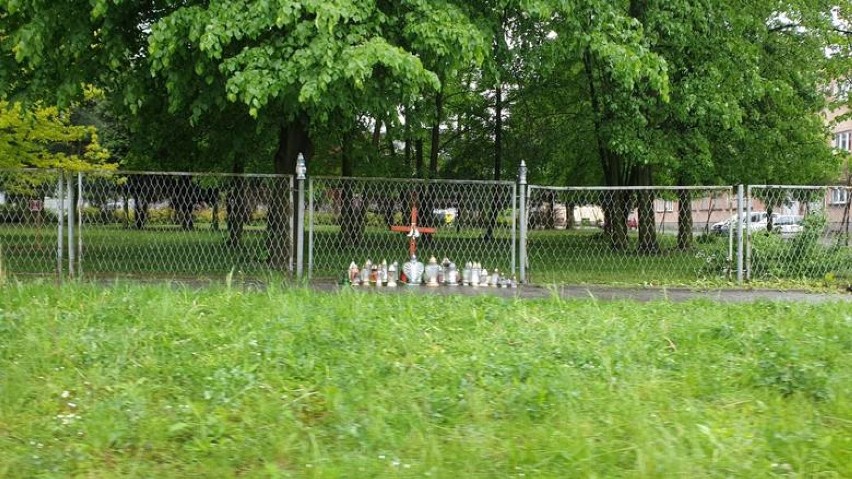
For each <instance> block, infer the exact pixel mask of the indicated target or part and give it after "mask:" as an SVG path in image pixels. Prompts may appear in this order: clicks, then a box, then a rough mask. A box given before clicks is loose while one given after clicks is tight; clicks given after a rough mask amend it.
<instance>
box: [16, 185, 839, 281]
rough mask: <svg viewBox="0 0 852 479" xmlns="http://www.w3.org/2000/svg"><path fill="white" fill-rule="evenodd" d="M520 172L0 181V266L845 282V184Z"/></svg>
mask: <svg viewBox="0 0 852 479" xmlns="http://www.w3.org/2000/svg"><path fill="white" fill-rule="evenodd" d="M523 176H524V175H521V181H519V182H518V183H515V182H488V181H455V180H428V181H427V180H411V179H386V178H332V177H313V178H304V177H300V176H295V177H294V176H283V175H228V174H205V173H159V172H158V173H139V172H86V173H68V172H62V171H51V170H7V171H0V261H2V265H3V270H4V271H6V272H7V273H8V274H12V275H15V276H26V275H38V276H45V275H49V276H55V277H57V278H64V277H83V278H98V277H106V278H110V277H122V276H131V277H152V278H200V277H203V278H223V277H225V276H226V275H229V274H233V275H238V276H240V277H269V276H270V275H273V276H279V277H296V278H298V277H305V278H310V279H314V280H326V281H327V280H340V281H342V280H344V278H345V277H346V275H347V269H348V266H349V265H350V263H353V262H354V263H356V265H358V266H359V267H363V265H364V264H365V263H366V262H367V260H371V262H372V263H373V264H380V263H381V262H386V263H387V264H388V265H391V264H393V263H394V262H396V263H397V264H398V267H399V268H400V269H401V268H402V264H403V263H404V262H405V261H407V260H408V259H409V254H410V251H409V249H410V248H411V247H412V243H413V247H414V248H415V249H416V254H417V256H418V257H419V259H420V260H421V261H423V262H424V263H427V262H428V260H429V259H430V258H431V257H435V258H436V260H437V261H438V262H443V260H444V259H445V258H446V259H447V261H448V262H453V263H455V264H456V266H457V268H458V270H459V271H461V270H462V269H463V268H464V266H465V265H466V264H468V263H471V264H477V263H478V264H480V265H481V267H482V268H483V269H487V270H488V271H489V272H491V273H493V272H494V270H497V271H499V273H500V275H501V276H503V277H505V278H512V277H514V278H516V279H518V280H520V281H523V282H533V283H539V284H541V283H588V282H592V283H610V284H612V283H629V284H637V283H655V284H660V283H662V284H681V283H683V284H688V283H696V282H702V281H749V280H752V281H757V280H770V281H774V280H816V281H821V280H844V281H848V280H852V245H850V233H851V232H850V229H852V228H850V200H852V188H849V187H843V186H820V187H804V186H769V185H754V186H749V187H747V188H743V190H742V193H741V194H740V193H739V191H738V190H735V189H733V188H731V187H727V186H725V187H716V186H708V187H704V186H702V187H633V188H587V187H548V186H538V185H526V184H525V181H524V178H523ZM412 223H415V224H414V228H412ZM412 236H415V238H414V241H412V238H411V237H412Z"/></svg>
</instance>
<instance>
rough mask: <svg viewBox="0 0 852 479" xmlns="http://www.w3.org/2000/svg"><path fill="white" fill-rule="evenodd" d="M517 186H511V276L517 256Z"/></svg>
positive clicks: (515, 268)
mask: <svg viewBox="0 0 852 479" xmlns="http://www.w3.org/2000/svg"><path fill="white" fill-rule="evenodd" d="M517 225H518V185H516V184H512V275H513V276H514V275H515V272H516V271H517V270H518V269H517V261H516V259H515V258H516V255H517V254H518V226H517Z"/></svg>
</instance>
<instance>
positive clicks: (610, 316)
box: [0, 282, 852, 478]
mask: <svg viewBox="0 0 852 479" xmlns="http://www.w3.org/2000/svg"><path fill="white" fill-rule="evenodd" d="M850 452H852V310H850V307H849V304H848V303H838V304H822V305H814V304H780V303H779V304H776V303H757V304H747V305H718V304H713V303H710V302H702V301H698V302H691V303H684V304H673V303H647V304H638V303H631V302H615V303H601V302H597V301H594V300H586V301H577V302H565V301H561V300H558V299H551V300H541V301H523V300H506V299H499V298H494V297H475V298H474V297H452V296H451V297H445V296H428V295H427V296H418V295H416V294H406V293H403V294H397V295H380V294H370V293H364V292H358V291H351V292H350V291H345V292H343V293H339V294H324V293H316V292H309V291H305V290H279V289H275V288H273V289H269V290H266V291H264V292H247V291H239V290H232V289H225V288H221V289H216V288H211V289H204V290H176V289H169V288H165V287H141V286H125V285H115V286H112V287H107V288H102V287H97V286H93V285H66V286H63V287H59V288H56V287H53V286H50V285H47V284H39V283H27V284H18V283H14V282H13V283H12V284H9V285H7V286H5V287H3V288H0V476H2V477H10V478H12V477H14V478H17V477H146V478H147V477H164V478H167V477H263V478H266V477H317V478H320V477H322V478H326V477H448V478H456V477H558V478H562V477H637V478H638V477H748V478H752V477H852V454H850Z"/></svg>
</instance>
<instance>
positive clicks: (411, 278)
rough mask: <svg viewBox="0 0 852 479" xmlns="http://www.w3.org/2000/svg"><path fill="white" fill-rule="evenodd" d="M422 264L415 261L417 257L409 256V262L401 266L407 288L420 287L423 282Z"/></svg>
mask: <svg viewBox="0 0 852 479" xmlns="http://www.w3.org/2000/svg"><path fill="white" fill-rule="evenodd" d="M423 270H424V266H423V263H421V262H420V261H418V260H417V256H415V255H411V260H409V261H407V262H406V263H405V264H404V265H403V266H402V271H403V273H405V277H406V278H407V279H408V285H409V286H420V283H421V282H422V281H423Z"/></svg>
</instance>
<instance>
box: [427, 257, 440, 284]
mask: <svg viewBox="0 0 852 479" xmlns="http://www.w3.org/2000/svg"><path fill="white" fill-rule="evenodd" d="M439 274H441V266H440V265H439V264H438V260H437V259H435V257H434V256H432V257H431V258H429V264H428V265H426V286H432V287H435V286H438V275H439Z"/></svg>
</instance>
